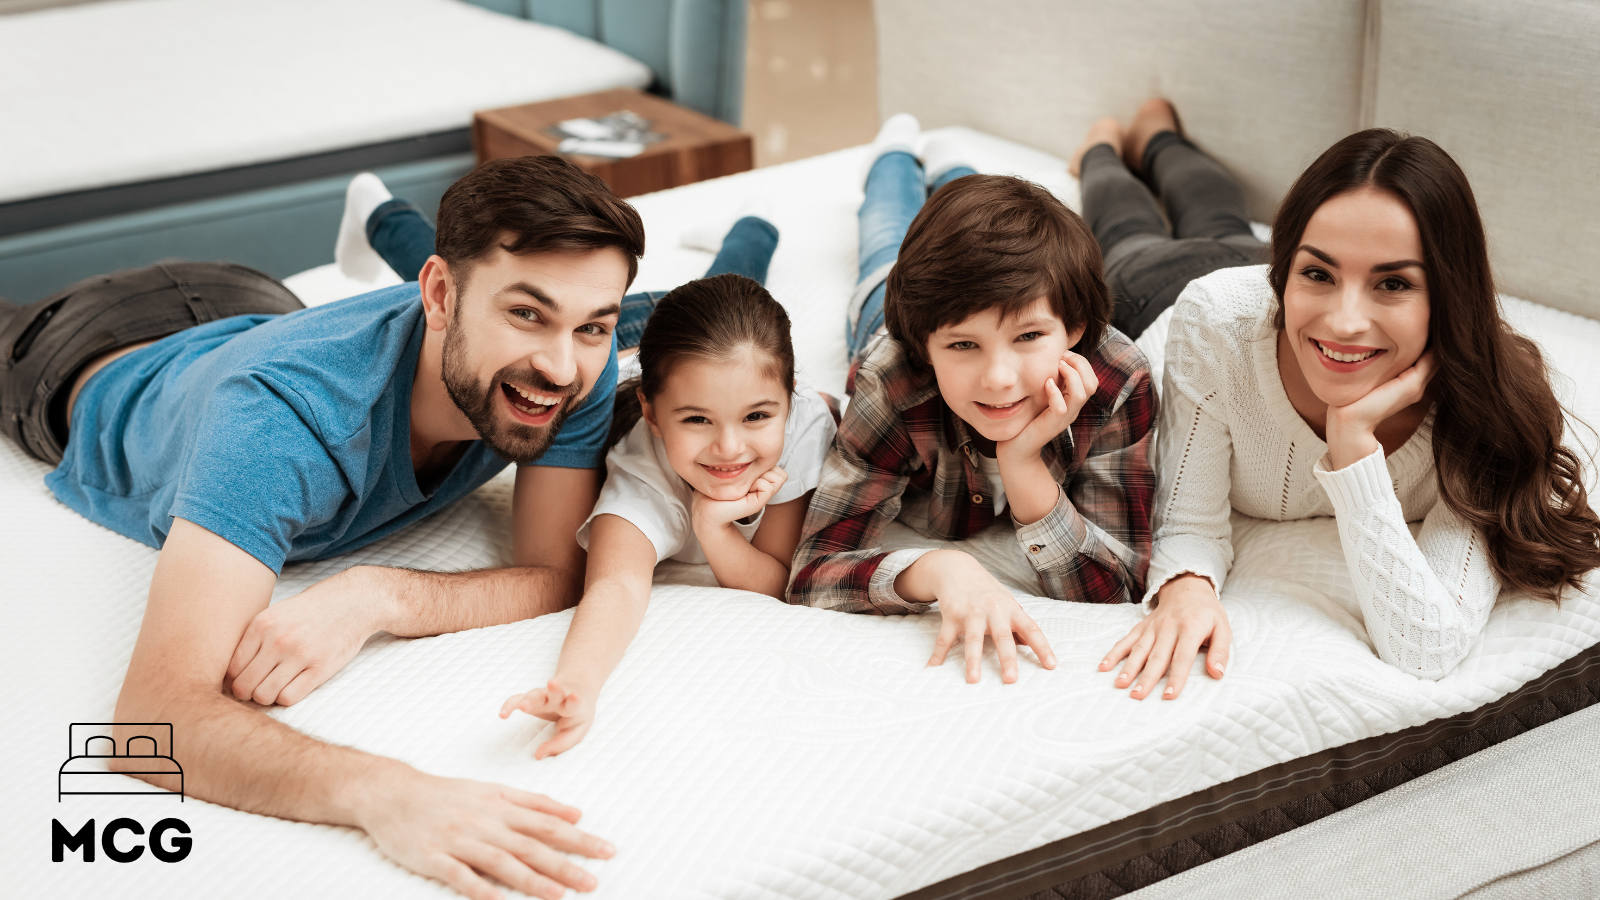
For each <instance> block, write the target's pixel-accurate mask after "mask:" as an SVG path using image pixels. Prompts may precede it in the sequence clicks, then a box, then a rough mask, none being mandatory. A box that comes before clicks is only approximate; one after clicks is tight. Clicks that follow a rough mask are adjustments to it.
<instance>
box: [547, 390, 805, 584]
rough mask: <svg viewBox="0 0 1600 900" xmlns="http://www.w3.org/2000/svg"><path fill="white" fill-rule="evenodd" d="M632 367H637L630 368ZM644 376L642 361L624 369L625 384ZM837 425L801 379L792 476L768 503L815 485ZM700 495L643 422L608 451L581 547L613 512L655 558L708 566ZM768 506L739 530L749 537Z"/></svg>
mask: <svg viewBox="0 0 1600 900" xmlns="http://www.w3.org/2000/svg"><path fill="white" fill-rule="evenodd" d="M630 364H631V365H630ZM630 368H632V369H633V370H634V374H637V368H638V363H637V362H636V361H635V359H627V360H624V361H623V364H622V366H621V371H619V372H618V373H617V380H618V381H619V382H621V381H625V380H626V379H627V378H629V377H630V376H629V374H628V370H629V369H630ZM835 431H836V426H835V424H834V421H833V413H832V412H830V411H829V410H828V405H827V404H826V403H824V402H823V400H822V397H821V395H819V394H818V393H817V392H816V390H815V389H813V388H811V387H808V386H805V385H802V384H798V383H797V384H796V385H795V389H794V396H792V397H791V398H790V399H789V421H788V422H786V423H785V424H784V428H783V453H782V454H781V455H780V456H779V457H778V465H779V467H781V468H782V469H783V470H784V471H785V472H787V473H788V474H789V478H788V480H787V481H785V482H784V483H783V486H782V487H780V488H778V491H777V493H775V494H774V495H773V497H772V499H771V500H770V501H769V502H768V504H767V505H768V506H773V505H776V504H779V503H787V502H789V501H790V500H796V499H799V498H800V497H804V496H805V495H806V494H808V493H810V492H811V491H813V490H815V489H816V487H817V481H818V479H819V478H821V476H822V461H823V459H824V458H825V457H826V456H827V454H828V448H829V447H831V446H832V445H833V435H834V432H835ZM693 496H694V490H693V488H691V487H689V483H688V482H686V481H684V480H683V479H682V478H680V477H678V473H676V472H674V471H672V466H671V465H670V464H668V462H667V452H666V447H665V446H664V445H663V444H662V443H661V441H660V439H658V438H657V437H656V436H655V435H653V434H651V433H650V425H649V423H647V422H645V421H644V420H643V419H640V420H639V422H638V424H636V425H634V426H633V429H632V430H631V431H629V432H628V434H627V436H626V437H624V438H623V439H622V440H621V441H618V442H617V445H616V446H615V447H612V448H611V452H610V453H607V454H606V482H605V486H604V487H602V488H601V489H600V499H599V500H598V501H597V502H596V503H595V505H594V511H593V512H591V513H589V518H588V519H587V520H585V521H584V523H583V526H582V527H581V528H579V529H578V544H579V545H580V546H582V547H583V548H584V549H585V550H587V549H589V526H590V524H591V523H592V522H594V520H595V517H596V516H601V515H613V516H619V517H621V518H623V519H626V520H628V521H629V522H632V523H633V525H634V526H635V527H636V528H638V529H639V530H640V531H642V532H644V536H645V537H647V538H649V539H650V543H651V544H653V545H655V548H656V562H658V563H659V562H661V561H662V560H665V559H674V560H677V561H679V562H687V563H704V562H705V561H706V555H705V553H704V552H703V551H702V550H701V549H700V542H699V541H698V540H696V539H695V536H694V527H693V526H692V525H691V524H690V522H689V503H690V501H691V499H692V498H693ZM765 514H766V510H765V509H763V510H761V512H758V513H756V514H755V515H754V516H753V517H751V518H750V519H749V520H747V521H741V522H735V523H734V527H735V528H737V529H738V530H739V533H740V534H742V535H744V538H745V540H749V539H750V538H751V537H752V536H753V535H754V534H755V533H756V529H757V528H759V527H760V526H761V520H762V518H763V516H765Z"/></svg>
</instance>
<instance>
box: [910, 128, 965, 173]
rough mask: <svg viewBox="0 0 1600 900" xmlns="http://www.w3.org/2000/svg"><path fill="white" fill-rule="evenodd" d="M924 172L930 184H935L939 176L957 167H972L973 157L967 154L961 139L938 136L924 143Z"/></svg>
mask: <svg viewBox="0 0 1600 900" xmlns="http://www.w3.org/2000/svg"><path fill="white" fill-rule="evenodd" d="M920 155H921V157H922V171H923V174H924V175H926V176H927V179H928V183H929V184H933V183H934V182H935V181H938V180H939V176H941V175H943V174H944V173H946V172H948V171H950V170H951V169H954V168H955V167H957V166H969V167H970V166H971V165H972V163H971V156H969V155H968V153H967V148H966V147H964V146H963V145H962V143H961V140H960V139H959V138H954V137H951V136H950V135H948V134H936V135H934V136H932V137H930V138H928V139H927V140H925V141H923V142H922V153H921V154H920Z"/></svg>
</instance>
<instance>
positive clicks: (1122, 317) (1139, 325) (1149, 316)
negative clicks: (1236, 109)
mask: <svg viewBox="0 0 1600 900" xmlns="http://www.w3.org/2000/svg"><path fill="white" fill-rule="evenodd" d="M1142 168H1143V170H1144V171H1145V173H1146V174H1147V176H1148V178H1149V181H1150V186H1149V187H1147V186H1146V185H1145V183H1144V182H1142V181H1140V180H1139V178H1138V177H1137V176H1135V175H1134V174H1133V173H1132V172H1130V171H1128V168H1127V167H1126V166H1124V165H1123V164H1122V159H1121V157H1119V156H1117V154H1116V152H1115V151H1114V150H1112V149H1111V147H1110V145H1108V144H1102V145H1100V146H1098V147H1093V148H1091V149H1090V150H1089V152H1087V153H1085V154H1084V157H1083V172H1082V176H1081V184H1082V189H1083V218H1084V221H1086V222H1087V223H1088V224H1089V228H1090V230H1092V231H1093V232H1094V237H1095V240H1097V241H1099V243H1100V250H1101V252H1103V253H1104V254H1105V262H1106V281H1107V283H1108V284H1109V285H1110V287H1111V295H1112V300H1113V303H1114V304H1115V306H1114V309H1113V311H1112V316H1111V322H1112V324H1113V325H1115V326H1116V327H1117V328H1118V330H1120V331H1122V333H1124V334H1126V335H1128V336H1129V337H1138V336H1139V335H1140V334H1141V333H1142V332H1143V331H1144V330H1145V329H1146V328H1148V327H1149V326H1150V323H1151V322H1154V321H1155V319H1156V317H1157V316H1159V315H1161V313H1162V312H1163V311H1164V310H1165V309H1166V308H1167V307H1169V306H1171V305H1172V303H1173V301H1175V300H1177V299H1178V294H1180V293H1182V292H1183V289H1184V287H1186V286H1187V285H1188V284H1189V282H1190V281H1193V280H1194V279H1196V278H1199V277H1200V276H1202V275H1208V274H1210V273H1212V272H1215V271H1216V270H1218V269H1225V268H1228V267H1230V266H1246V265H1254V264H1257V263H1264V262H1266V261H1267V245H1266V244H1263V243H1262V242H1261V241H1259V240H1257V239H1256V237H1255V235H1253V234H1252V233H1251V232H1250V217H1249V214H1248V213H1246V212H1245V206H1244V192H1243V191H1242V190H1240V188H1239V184H1238V182H1236V181H1234V180H1233V176H1231V175H1229V174H1228V172H1227V170H1225V169H1223V168H1222V166H1221V165H1219V164H1218V163H1217V161H1216V160H1214V159H1212V158H1211V157H1209V156H1206V155H1205V154H1204V153H1202V152H1200V150H1199V149H1198V148H1197V147H1195V146H1194V145H1193V144H1191V143H1189V141H1188V140H1186V139H1185V138H1183V137H1182V136H1181V135H1178V134H1176V133H1174V132H1171V131H1162V132H1157V133H1156V134H1155V136H1153V137H1151V138H1150V143H1149V144H1147V145H1146V146H1145V151H1144V160H1143V165H1142ZM1152 189H1153V190H1154V193H1151V191H1152ZM1157 197H1159V198H1160V201H1159V202H1158V201H1157ZM1162 206H1165V207H1166V214H1165V215H1163V214H1162ZM1169 221H1170V222H1171V225H1170V227H1169V225H1168V222H1169Z"/></svg>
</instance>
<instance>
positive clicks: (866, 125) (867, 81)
mask: <svg viewBox="0 0 1600 900" xmlns="http://www.w3.org/2000/svg"><path fill="white" fill-rule="evenodd" d="M749 2H750V7H749V16H748V19H749V33H748V37H747V40H746V43H745V48H746V54H745V81H744V123H743V124H744V127H745V129H746V130H748V131H749V132H750V133H751V134H753V135H754V136H755V151H756V165H758V166H763V165H769V164H771V163H777V162H784V161H786V160H791V159H800V158H803V157H807V156H814V155H816V154H818V153H825V152H827V151H829V150H837V149H839V148H840V147H848V146H850V145H852V144H862V143H866V142H867V141H869V140H871V139H872V136H873V134H874V133H876V132H877V130H878V72H877V68H878V67H877V35H876V30H875V29H874V27H873V20H872V0H749Z"/></svg>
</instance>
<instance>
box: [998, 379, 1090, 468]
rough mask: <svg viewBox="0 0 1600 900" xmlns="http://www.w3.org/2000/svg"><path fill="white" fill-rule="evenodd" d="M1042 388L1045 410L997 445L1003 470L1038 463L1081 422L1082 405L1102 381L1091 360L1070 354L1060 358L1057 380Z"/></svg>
mask: <svg viewBox="0 0 1600 900" xmlns="http://www.w3.org/2000/svg"><path fill="white" fill-rule="evenodd" d="M1043 388H1044V397H1045V408H1044V409H1042V410H1040V411H1039V414H1038V415H1036V416H1034V417H1033V421H1031V422H1029V423H1028V424H1027V425H1026V426H1024V427H1023V429H1022V430H1021V431H1019V432H1017V435H1016V437H1013V438H1012V439H1011V440H1009V441H1001V442H999V443H998V444H996V445H995V459H997V460H998V461H999V462H1000V465H1001V467H1002V469H1003V468H1004V467H1006V466H1008V465H1013V466H1014V465H1018V464H1021V463H1025V462H1028V461H1031V460H1037V459H1038V458H1039V451H1041V450H1043V449H1044V446H1045V445H1046V444H1048V443H1050V442H1051V441H1052V440H1055V437H1056V435H1058V434H1060V433H1061V432H1063V431H1065V430H1067V426H1069V425H1071V424H1072V423H1073V422H1076V421H1077V420H1078V413H1080V412H1082V411H1083V405H1084V404H1085V403H1088V402H1089V398H1090V397H1093V396H1094V392H1095V391H1097V390H1099V389H1100V379H1099V378H1097V377H1095V374H1094V366H1092V365H1090V364H1089V360H1087V359H1085V358H1084V357H1082V356H1080V355H1078V354H1076V353H1073V352H1072V351H1071V350H1068V351H1067V352H1065V353H1063V354H1062V355H1061V362H1060V363H1059V364H1058V365H1057V367H1056V375H1055V377H1054V378H1051V379H1049V380H1047V381H1046V382H1045V383H1044V385H1043Z"/></svg>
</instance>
